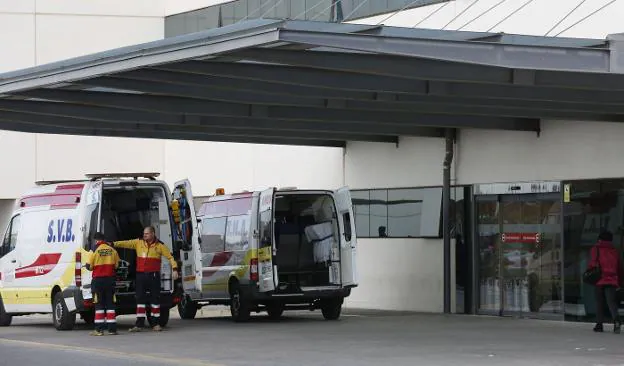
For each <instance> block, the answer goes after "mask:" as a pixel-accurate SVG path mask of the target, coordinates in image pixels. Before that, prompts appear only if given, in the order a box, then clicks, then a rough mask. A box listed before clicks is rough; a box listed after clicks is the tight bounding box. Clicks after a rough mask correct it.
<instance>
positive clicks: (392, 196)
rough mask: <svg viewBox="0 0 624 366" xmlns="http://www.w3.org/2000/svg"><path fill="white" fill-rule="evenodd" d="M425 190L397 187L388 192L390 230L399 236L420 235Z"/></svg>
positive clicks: (393, 234)
mask: <svg viewBox="0 0 624 366" xmlns="http://www.w3.org/2000/svg"><path fill="white" fill-rule="evenodd" d="M422 206H423V190H417V189H396V190H391V191H389V192H388V232H390V233H391V234H392V236H397V237H416V236H419V235H420V232H421V230H420V224H421V221H422Z"/></svg>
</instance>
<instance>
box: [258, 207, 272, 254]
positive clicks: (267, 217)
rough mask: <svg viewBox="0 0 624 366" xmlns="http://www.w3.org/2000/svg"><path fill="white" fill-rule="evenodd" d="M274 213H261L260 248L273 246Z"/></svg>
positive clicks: (268, 211)
mask: <svg viewBox="0 0 624 366" xmlns="http://www.w3.org/2000/svg"><path fill="white" fill-rule="evenodd" d="M272 212H273V211H271V210H267V211H264V212H261V213H260V248H264V247H272V246H273V214H272Z"/></svg>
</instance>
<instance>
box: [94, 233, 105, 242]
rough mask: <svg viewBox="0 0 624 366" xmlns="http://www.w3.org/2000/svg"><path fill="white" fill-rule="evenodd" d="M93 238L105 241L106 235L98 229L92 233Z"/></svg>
mask: <svg viewBox="0 0 624 366" xmlns="http://www.w3.org/2000/svg"><path fill="white" fill-rule="evenodd" d="M93 240H98V241H106V235H104V234H102V233H101V232H99V231H98V232H97V233H95V234H93Z"/></svg>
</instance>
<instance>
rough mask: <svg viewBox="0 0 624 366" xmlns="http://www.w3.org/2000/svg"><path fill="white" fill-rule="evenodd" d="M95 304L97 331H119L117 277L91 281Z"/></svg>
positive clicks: (98, 278) (99, 278)
mask: <svg viewBox="0 0 624 366" xmlns="http://www.w3.org/2000/svg"><path fill="white" fill-rule="evenodd" d="M91 287H92V290H93V295H94V298H93V300H94V303H95V321H94V322H95V329H96V330H99V331H104V330H105V329H106V328H107V327H108V331H109V332H116V331H117V319H116V314H115V277H97V278H94V279H93V281H91Z"/></svg>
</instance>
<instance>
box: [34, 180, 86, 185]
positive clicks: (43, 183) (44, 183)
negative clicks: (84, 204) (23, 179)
mask: <svg viewBox="0 0 624 366" xmlns="http://www.w3.org/2000/svg"><path fill="white" fill-rule="evenodd" d="M80 182H84V179H83V180H78V179H65V180H38V181H36V182H35V185H36V186H47V185H51V184H60V183H80Z"/></svg>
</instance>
